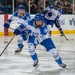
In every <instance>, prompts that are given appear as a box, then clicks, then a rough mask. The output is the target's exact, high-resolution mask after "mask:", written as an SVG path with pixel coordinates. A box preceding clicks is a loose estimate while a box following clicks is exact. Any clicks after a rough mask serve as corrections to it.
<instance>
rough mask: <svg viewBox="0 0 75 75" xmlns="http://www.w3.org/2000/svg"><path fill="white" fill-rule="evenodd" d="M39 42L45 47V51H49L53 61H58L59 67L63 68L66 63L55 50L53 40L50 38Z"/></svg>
mask: <svg viewBox="0 0 75 75" xmlns="http://www.w3.org/2000/svg"><path fill="white" fill-rule="evenodd" d="M41 44H42V45H43V46H44V47H45V48H46V50H47V51H49V52H50V54H51V56H52V57H53V58H54V59H55V61H56V62H57V63H58V65H59V66H60V67H63V68H65V67H66V64H64V63H63V62H62V59H61V57H60V55H59V53H58V52H57V50H56V47H55V45H54V43H53V41H52V40H51V38H48V39H46V40H44V41H43V42H42V43H41Z"/></svg>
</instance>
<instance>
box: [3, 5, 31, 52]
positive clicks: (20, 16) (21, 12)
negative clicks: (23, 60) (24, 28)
mask: <svg viewBox="0 0 75 75" xmlns="http://www.w3.org/2000/svg"><path fill="white" fill-rule="evenodd" d="M30 18H31V17H30V15H29V13H27V12H26V11H25V7H24V5H19V7H18V10H17V11H16V12H15V13H14V14H13V16H11V17H10V19H8V21H7V22H6V23H5V24H4V27H5V28H9V27H10V23H11V22H12V21H16V22H17V23H18V24H20V23H23V22H25V20H29V19H30ZM15 25H16V24H15ZM23 40H24V41H25V40H27V38H26V35H23V36H21V35H18V40H17V42H18V49H17V50H16V51H15V52H20V51H21V50H22V48H23Z"/></svg>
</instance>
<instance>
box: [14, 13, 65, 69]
mask: <svg viewBox="0 0 75 75" xmlns="http://www.w3.org/2000/svg"><path fill="white" fill-rule="evenodd" d="M25 29H28V30H27V31H25ZM21 33H24V34H25V33H26V34H28V35H29V38H28V42H27V43H28V51H29V53H30V56H31V58H32V59H33V61H34V63H33V67H36V66H37V65H38V63H39V60H38V57H37V54H36V52H35V47H36V46H37V45H38V44H40V45H42V46H44V47H45V49H46V51H47V52H49V53H50V54H51V55H52V57H53V58H54V59H55V61H56V62H57V63H58V65H59V66H60V67H62V68H65V67H66V64H64V63H63V62H62V59H61V57H60V55H59V53H58V52H57V51H56V47H55V45H54V43H53V41H52V39H51V38H50V36H49V29H48V25H46V23H45V22H44V20H43V16H42V15H41V14H40V13H38V14H36V15H35V17H34V18H33V19H31V20H29V21H28V22H27V23H25V24H24V25H23V24H21V25H20V26H19V27H18V28H16V29H15V31H14V34H15V35H18V34H21Z"/></svg>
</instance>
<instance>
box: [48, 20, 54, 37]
mask: <svg viewBox="0 0 75 75" xmlns="http://www.w3.org/2000/svg"><path fill="white" fill-rule="evenodd" d="M49 25H50V27H51V28H50V32H49V34H50V36H51V35H52V28H53V25H54V20H49Z"/></svg>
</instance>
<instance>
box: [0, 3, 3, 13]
mask: <svg viewBox="0 0 75 75" xmlns="http://www.w3.org/2000/svg"><path fill="white" fill-rule="evenodd" d="M0 14H4V8H3V6H2V4H1V3H0Z"/></svg>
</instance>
